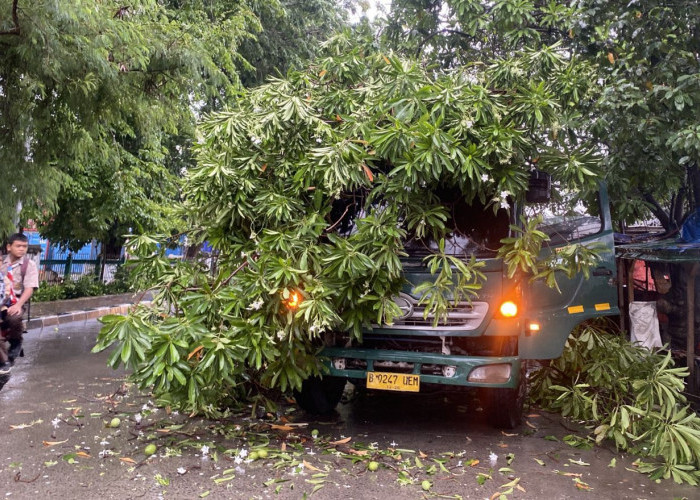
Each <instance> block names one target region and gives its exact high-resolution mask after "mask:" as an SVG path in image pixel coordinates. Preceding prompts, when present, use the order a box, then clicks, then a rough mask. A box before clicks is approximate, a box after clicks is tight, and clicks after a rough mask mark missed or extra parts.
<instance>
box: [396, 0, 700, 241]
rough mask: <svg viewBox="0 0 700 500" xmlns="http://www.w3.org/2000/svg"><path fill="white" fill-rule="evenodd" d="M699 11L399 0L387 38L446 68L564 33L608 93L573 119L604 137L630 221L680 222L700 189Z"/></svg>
mask: <svg viewBox="0 0 700 500" xmlns="http://www.w3.org/2000/svg"><path fill="white" fill-rule="evenodd" d="M699 9H700V5H699V4H698V2H695V1H684V0H652V1H645V2H638V1H632V2H626V1H612V2H599V1H597V0H580V1H566V2H565V1H559V2H557V1H535V0H526V1H522V0H497V1H495V2H483V1H481V0H437V1H434V0H397V1H395V2H392V9H391V12H390V15H389V24H388V27H387V29H386V32H385V39H386V40H387V43H390V44H392V45H393V46H397V47H400V48H401V50H404V51H407V52H409V53H413V54H419V55H421V56H422V57H425V58H428V59H432V60H435V61H437V62H438V63H439V64H441V65H442V66H443V67H456V66H460V65H465V64H470V63H472V62H473V61H475V60H484V61H494V60H497V59H498V58H499V57H501V56H502V55H503V54H507V53H511V52H512V51H516V50H521V49H523V48H526V47H532V48H536V47H538V46H539V45H541V44H551V43H554V42H559V43H560V44H562V46H563V47H566V50H568V51H570V52H571V54H575V55H577V56H579V57H583V58H586V59H587V60H589V61H590V62H591V63H593V64H595V67H596V68H597V72H598V79H599V83H600V88H599V90H600V92H599V93H598V94H597V95H596V96H595V99H593V100H592V101H589V100H581V101H580V102H579V103H578V104H577V106H576V108H574V109H569V110H566V115H565V116H563V117H562V123H568V124H571V125H572V126H570V127H567V128H568V132H569V133H570V134H572V135H573V136H577V137H579V136H582V135H585V136H594V137H596V139H597V144H596V150H597V151H598V152H599V153H600V154H601V160H602V161H601V163H600V167H602V170H603V171H604V176H605V178H606V179H607V181H608V183H609V184H610V189H611V195H612V200H613V209H614V210H613V211H614V217H615V220H616V221H617V223H618V224H619V225H621V226H622V225H624V224H625V223H629V222H633V221H636V220H640V219H645V218H649V217H650V216H651V215H653V216H655V217H656V218H658V219H659V221H660V222H661V224H662V225H663V226H664V228H665V229H667V230H668V231H673V230H674V229H676V228H678V227H679V225H680V224H681V222H682V221H683V219H684V218H685V216H686V215H687V214H688V213H689V212H690V211H691V210H694V209H695V208H696V207H697V200H698V195H700V184H698V182H700V177H699V175H698V159H699V156H698V154H699V151H700V142H698V140H699V138H700V135H699V134H698V121H697V117H698V116H699V112H698V102H700V101H699V99H700V56H699V55H698V54H700V26H699V21H698V19H700V17H699V15H700V10H699ZM521 70H523V71H527V68H521ZM572 120H573V121H572Z"/></svg>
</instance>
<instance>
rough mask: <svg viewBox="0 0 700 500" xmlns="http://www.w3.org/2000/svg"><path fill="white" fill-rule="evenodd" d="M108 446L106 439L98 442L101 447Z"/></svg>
mask: <svg viewBox="0 0 700 500" xmlns="http://www.w3.org/2000/svg"><path fill="white" fill-rule="evenodd" d="M108 444H109V441H107V440H106V439H103V440H102V441H100V445H102V446H107V445H108Z"/></svg>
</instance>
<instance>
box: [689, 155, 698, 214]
mask: <svg viewBox="0 0 700 500" xmlns="http://www.w3.org/2000/svg"><path fill="white" fill-rule="evenodd" d="M688 184H689V185H690V193H692V196H688V199H689V201H690V211H691V212H692V211H693V210H695V209H696V208H698V207H700V168H698V164H697V163H695V162H693V163H692V164H691V165H690V166H688Z"/></svg>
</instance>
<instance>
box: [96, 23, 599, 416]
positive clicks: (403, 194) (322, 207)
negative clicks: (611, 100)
mask: <svg viewBox="0 0 700 500" xmlns="http://www.w3.org/2000/svg"><path fill="white" fill-rule="evenodd" d="M519 58H525V60H526V61H527V64H528V66H529V67H531V68H533V70H532V71H531V72H530V73H529V74H528V75H527V76H525V75H521V76H517V75H516V76H508V77H506V76H504V75H503V73H502V71H501V70H500V67H499V66H496V65H493V66H492V65H486V64H482V65H478V66H475V67H473V68H463V69H462V70H459V71H449V72H443V71H438V70H435V69H434V68H427V67H424V66H423V65H421V64H420V63H419V62H417V61H415V60H411V59H405V58H401V57H399V56H398V55H396V54H394V53H391V52H382V51H379V50H378V49H377V47H376V45H375V43H374V41H373V39H372V38H371V33H369V32H367V31H366V28H358V30H357V31H355V32H344V33H341V34H340V35H338V36H336V37H334V38H333V39H332V40H330V41H329V42H328V43H327V44H325V46H324V48H323V53H322V54H321V56H320V57H319V58H318V59H317V60H316V61H314V62H312V63H311V64H310V65H309V67H308V68H307V69H306V70H304V71H297V72H291V73H290V74H289V75H288V77H287V78H285V79H273V80H271V81H270V82H269V83H267V84H266V85H263V86H260V87H257V88H254V89H250V90H248V91H245V92H243V93H242V94H241V96H240V99H239V100H238V102H237V104H236V105H235V106H232V107H231V108H230V109H229V110H227V111H224V112H219V113H213V114H211V115H209V116H207V118H206V119H205V120H204V121H203V122H202V124H201V127H200V137H201V140H200V141H199V143H198V144H197V145H195V146H194V154H195V157H196V159H197V161H198V166H197V167H196V168H193V169H191V170H190V171H189V172H188V175H187V177H186V179H185V185H184V187H183V197H184V204H183V206H182V207H181V208H180V209H179V210H180V213H181V214H182V215H183V217H186V218H187V220H188V221H189V224H190V226H191V229H190V231H189V232H188V238H189V239H190V241H191V242H195V243H196V242H197V241H202V240H207V241H208V242H209V243H210V244H211V245H212V246H213V247H214V252H215V254H216V256H217V261H216V267H215V269H211V268H209V266H208V265H207V264H206V263H204V262H175V261H172V260H170V259H168V258H166V257H165V255H164V248H165V243H166V240H167V238H166V237H164V236H161V237H158V236H136V237H134V238H132V240H131V242H130V250H129V253H130V255H132V256H134V257H135V268H134V273H135V275H137V276H140V277H141V279H143V280H145V282H147V283H148V284H149V286H151V287H153V290H154V292H155V297H154V306H153V308H152V309H145V308H144V309H139V310H138V311H136V312H134V313H133V314H132V315H131V316H130V318H129V319H128V320H116V319H113V320H112V319H110V320H108V321H106V323H105V327H104V328H103V330H102V332H101V333H100V336H99V344H98V346H97V349H98V350H100V349H107V348H109V347H111V346H115V347H116V351H115V352H119V354H114V357H112V358H111V359H112V361H113V363H123V364H125V365H127V366H132V367H133V368H134V375H133V377H134V379H135V380H136V381H137V382H138V383H139V385H141V386H142V387H146V386H151V385H152V386H153V387H154V389H155V392H156V394H157V396H158V397H161V398H164V399H166V400H167V401H168V402H169V403H170V404H174V405H177V406H182V407H184V408H186V409H187V410H188V411H210V409H211V408H216V407H218V406H220V405H222V404H224V401H227V400H230V398H236V397H241V394H243V393H244V392H245V391H246V390H247V389H245V388H246V387H247V386H248V384H257V385H258V386H259V387H269V388H279V389H281V390H288V389H290V388H298V387H300V385H301V382H302V380H303V379H305V378H306V377H308V376H309V375H317V374H321V373H322V371H323V368H322V365H321V363H320V360H319V359H318V357H317V356H316V354H317V352H318V351H319V349H320V347H321V346H322V345H323V340H324V338H325V337H326V336H329V335H332V332H334V331H348V332H350V334H351V336H352V338H353V339H360V338H361V336H362V331H363V329H367V328H371V327H372V325H373V324H382V323H391V322H392V321H393V318H395V317H396V316H397V315H398V314H400V311H399V310H398V307H397V305H396V303H395V302H394V297H395V296H396V295H397V294H398V293H399V292H400V291H401V288H402V286H403V285H404V277H403V265H402V261H401V258H402V257H404V256H405V252H404V244H405V242H406V241H407V240H409V239H413V240H416V238H418V239H421V237H423V238H428V237H429V238H431V239H433V240H434V241H436V242H441V240H444V239H445V238H446V236H447V235H448V233H449V232H450V231H451V229H450V228H449V227H447V225H446V221H447V219H448V216H447V215H448V214H447V212H446V209H445V207H443V206H442V205H441V202H440V198H439V197H438V196H437V195H436V192H439V191H441V190H443V191H445V190H447V191H450V192H455V193H458V194H459V196H460V197H462V198H463V199H464V200H465V201H466V202H470V201H472V200H480V201H481V203H482V204H483V205H485V206H487V210H488V212H491V211H493V210H497V209H498V208H499V207H508V206H509V205H508V202H507V199H508V198H509V197H511V198H512V199H522V197H523V193H524V191H525V189H526V186H527V179H528V175H529V169H530V167H531V165H532V164H533V163H532V160H533V159H534V158H544V157H546V158H548V162H547V168H550V169H551V170H552V171H556V172H562V175H564V176H565V177H566V180H568V181H570V182H572V183H574V184H575V185H580V186H582V187H585V186H587V185H588V184H589V180H588V179H584V182H583V183H580V178H581V177H580V176H579V174H578V172H577V171H576V169H575V168H572V169H571V170H570V171H568V172H567V169H566V168H565V167H566V165H569V163H570V159H569V156H567V154H564V153H562V152H563V151H565V150H566V147H565V145H564V143H565V142H566V140H565V139H564V138H563V139H562V141H564V142H561V143H560V142H557V141H552V140H551V139H549V138H548V137H549V136H550V135H551V134H550V133H549V132H550V131H553V130H554V129H558V128H559V127H560V125H559V122H558V116H559V110H561V109H566V108H567V107H568V106H569V101H568V98H569V95H568V94H566V93H562V92H559V91H557V90H556V89H558V88H559V86H560V85H561V82H562V79H566V78H568V77H567V76H566V75H567V72H568V71H569V70H570V67H571V64H572V63H571V58H570V57H569V56H568V55H567V54H566V53H564V52H561V51H559V50H558V49H557V48H556V47H554V48H551V50H542V51H534V52H527V53H526V54H524V55H518V56H515V55H514V56H512V57H508V58H505V59H504V63H512V64H516V62H517V60H520V59H519ZM537 68H539V69H537ZM588 84H590V85H593V84H594V82H588ZM492 89H498V90H492ZM545 94H546V95H547V96H548V97H547V99H542V98H541V97H542V96H543V95H545ZM513 103H516V105H513ZM533 103H536V104H533ZM537 110H539V111H540V113H536V111H537ZM533 115H537V116H536V117H535V118H532V117H533ZM562 137H563V136H562ZM567 147H568V146H567ZM540 161H541V160H540ZM584 177H586V176H584ZM348 214H350V215H348ZM346 215H347V217H346ZM159 242H160V243H162V244H161V245H160V246H159V245H158V243H159ZM439 248H440V249H439V251H437V252H435V253H434V255H429V256H428V257H427V258H426V260H425V263H426V266H427V268H428V270H429V272H430V273H432V274H433V276H434V277H435V279H434V281H429V282H426V283H423V284H420V285H419V289H418V290H419V292H420V293H422V297H421V300H422V301H423V303H424V304H425V305H426V307H427V309H428V311H432V312H434V313H436V315H437V316H438V317H440V316H444V314H445V310H446V308H447V305H448V304H449V303H450V302H452V301H462V300H467V301H468V300H470V299H471V298H472V297H474V296H475V295H476V294H477V293H478V290H479V287H480V282H481V280H483V278H484V275H483V274H482V273H481V271H480V269H481V266H482V264H481V263H479V262H477V261H476V260H475V259H474V258H470V257H469V256H468V255H461V256H460V255H449V254H447V253H446V252H445V249H444V243H440V247H439ZM532 258H536V256H532ZM297 298H300V299H301V301H300V302H299V301H297V300H296V299H297ZM297 302H298V304H297ZM291 304H293V305H294V306H292V305H291ZM137 346H138V349H137Z"/></svg>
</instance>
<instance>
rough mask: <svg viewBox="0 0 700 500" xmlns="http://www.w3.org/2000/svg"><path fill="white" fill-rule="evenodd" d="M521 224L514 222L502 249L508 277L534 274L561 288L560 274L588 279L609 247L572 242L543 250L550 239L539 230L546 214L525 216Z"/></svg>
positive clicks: (534, 277)
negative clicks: (510, 234)
mask: <svg viewBox="0 0 700 500" xmlns="http://www.w3.org/2000/svg"><path fill="white" fill-rule="evenodd" d="M521 223H522V225H521V226H515V225H511V227H510V228H511V232H512V233H513V234H514V235H515V236H513V237H510V238H504V239H503V240H502V243H503V246H502V247H501V248H499V249H498V257H499V258H501V259H503V262H504V263H505V265H506V269H507V276H508V277H509V278H513V277H514V276H516V274H523V275H530V276H531V280H532V281H534V280H538V279H542V280H544V282H545V283H546V284H547V286H548V287H550V288H554V289H556V290H557V291H561V290H560V289H559V285H558V284H557V280H556V276H557V273H563V274H564V275H566V276H567V277H569V278H573V277H574V275H576V274H578V273H581V274H583V277H584V279H588V277H589V276H590V270H591V269H592V268H593V267H594V266H595V265H596V264H597V263H598V262H599V261H600V256H601V254H602V253H603V252H606V251H609V249H608V248H607V247H606V246H605V245H602V244H597V245H596V244H588V245H586V244H582V243H572V244H568V245H566V246H563V247H559V248H557V249H556V251H550V250H548V249H546V250H543V248H542V245H544V244H546V243H547V242H548V241H549V240H550V238H549V236H547V235H546V234H545V233H543V232H542V231H540V230H539V229H537V227H538V226H539V225H540V224H541V223H542V217H541V216H536V217H532V218H530V219H529V220H528V219H526V218H525V217H524V216H521Z"/></svg>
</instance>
